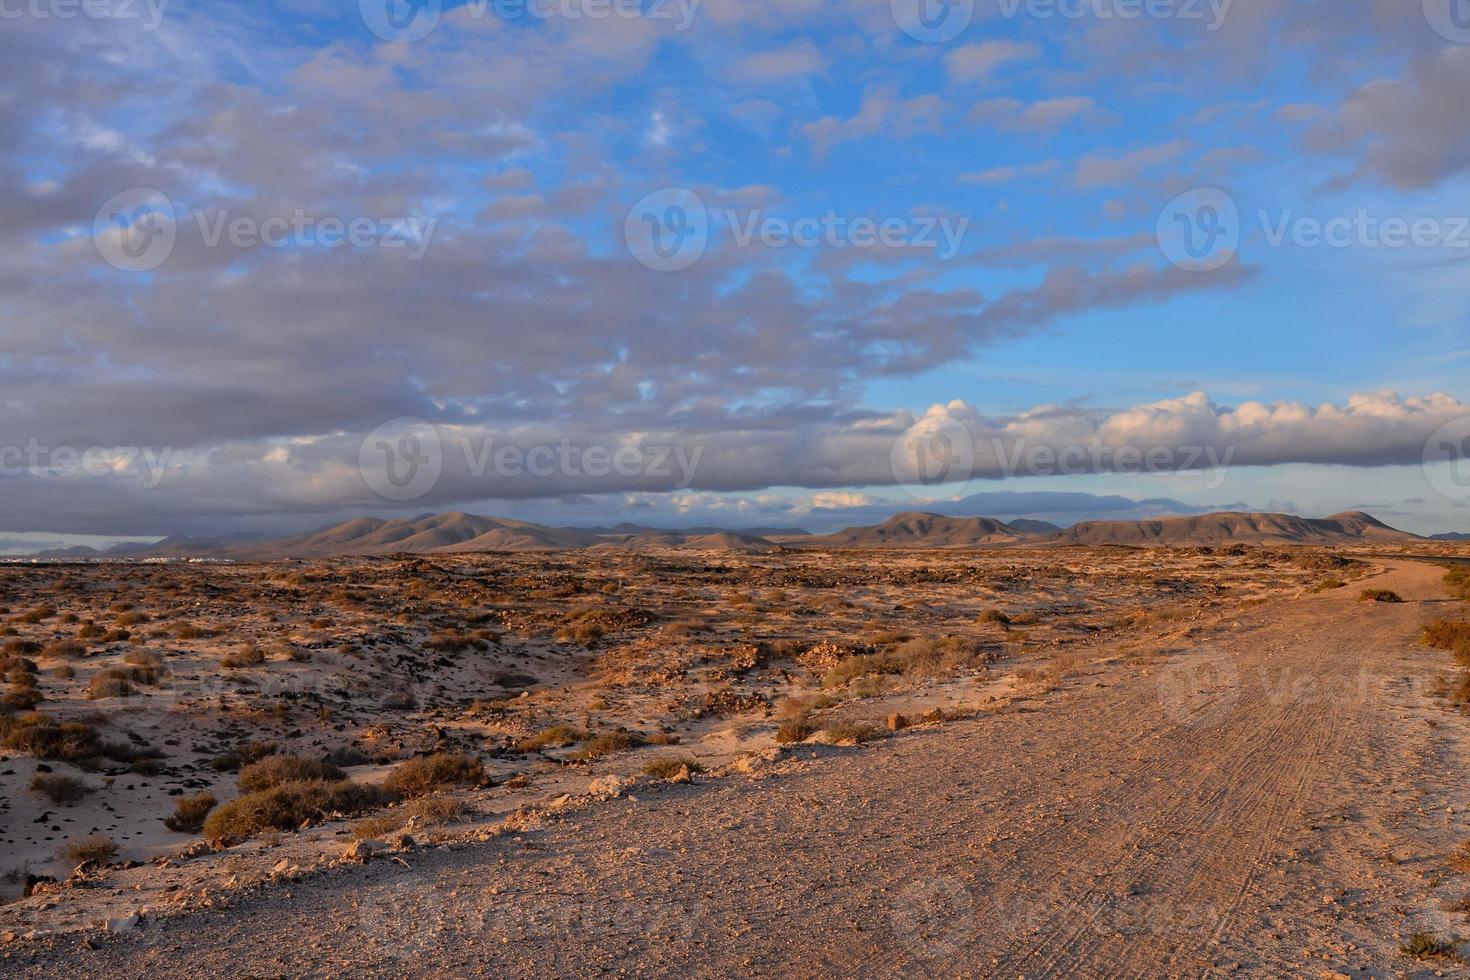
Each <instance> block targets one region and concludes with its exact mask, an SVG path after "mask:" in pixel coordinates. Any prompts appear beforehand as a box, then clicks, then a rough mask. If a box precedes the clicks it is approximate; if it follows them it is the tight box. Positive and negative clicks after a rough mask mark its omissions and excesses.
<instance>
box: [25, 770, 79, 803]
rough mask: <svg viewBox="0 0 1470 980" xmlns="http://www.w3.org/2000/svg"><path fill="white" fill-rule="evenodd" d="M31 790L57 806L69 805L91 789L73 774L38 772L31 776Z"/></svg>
mask: <svg viewBox="0 0 1470 980" xmlns="http://www.w3.org/2000/svg"><path fill="white" fill-rule="evenodd" d="M31 792H33V793H40V794H42V795H43V796H45V797H46V798H47V799H48V800H50V801H51V802H52V803H55V804H56V805H57V806H70V805H71V804H73V803H77V802H79V801H80V800H81V798H82V797H84V796H86V795H87V794H88V793H89V792H91V789H90V787H88V786H87V784H86V783H84V782H83V781H82V780H80V779H78V778H76V777H75V776H64V775H62V774H61V773H56V772H38V773H36V774H35V775H34V776H32V777H31Z"/></svg>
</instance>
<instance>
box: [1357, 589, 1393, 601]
mask: <svg viewBox="0 0 1470 980" xmlns="http://www.w3.org/2000/svg"><path fill="white" fill-rule="evenodd" d="M1358 601H1359V602H1403V601H1404V600H1403V597H1402V596H1400V595H1399V594H1398V593H1397V592H1393V591H1391V590H1389V589H1364V590H1363V591H1362V592H1361V593H1359V595H1358Z"/></svg>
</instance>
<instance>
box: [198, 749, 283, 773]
mask: <svg viewBox="0 0 1470 980" xmlns="http://www.w3.org/2000/svg"><path fill="white" fill-rule="evenodd" d="M277 751H279V750H278V749H277V748H276V745H275V743H274V742H245V743H244V744H242V745H239V746H236V747H235V748H233V749H231V750H230V751H228V752H225V753H223V754H222V755H217V756H215V757H214V758H213V759H211V760H210V762H209V767H210V768H211V769H213V770H214V771H215V772H236V771H238V770H239V769H240V768H241V767H242V766H247V765H249V764H250V763H252V762H254V761H256V760H257V759H264V758H265V757H266V756H268V755H275V754H276V752H277Z"/></svg>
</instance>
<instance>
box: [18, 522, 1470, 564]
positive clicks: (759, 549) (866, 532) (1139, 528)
mask: <svg viewBox="0 0 1470 980" xmlns="http://www.w3.org/2000/svg"><path fill="white" fill-rule="evenodd" d="M1423 540H1427V539H1424V538H1420V537H1418V536H1417V535H1413V534H1410V533H1408V532H1406V531H1399V530H1396V529H1395V528H1391V527H1389V526H1388V525H1387V524H1384V523H1383V522H1382V521H1380V520H1378V519H1377V518H1375V517H1373V516H1371V515H1369V514H1365V513H1362V512H1361V511H1349V512H1347V513H1343V514H1334V515H1333V516H1331V517H1325V518H1307V517H1296V516H1293V515H1291V514H1258V513H1235V512H1229V513H1219V514H1202V515H1198V516H1193V517H1170V518H1163V519H1159V520H1149V521H1088V522H1085V523H1082V524H1077V525H1075V526H1073V527H1070V528H1067V529H1066V530H1063V529H1061V528H1059V527H1057V526H1056V525H1055V524H1049V523H1047V522H1046V521H1030V520H1018V521H1013V522H1011V523H1009V524H1008V523H1005V522H1003V521H998V520H995V519H994V518H989V517H946V516H944V515H941V514H924V513H909V514H897V515H895V516H894V517H891V518H889V519H888V520H886V521H884V522H883V523H882V524H878V525H875V526H872V527H852V528H848V529H846V530H844V531H839V532H837V533H836V534H828V535H821V536H815V535H811V534H808V533H807V532H806V531H804V530H802V529H801V528H748V529H745V530H740V531H734V530H729V529H726V528H714V527H697V528H684V529H680V530H665V529H659V528H647V527H640V526H639V525H636V524H619V525H617V526H616V527H612V528H604V527H591V528H575V527H547V526H546V525H543V524H532V523H529V522H526V521H515V520H509V519H507V518H501V517H480V516H476V515H474V514H458V513H454V514H422V515H420V516H418V517H413V518H401V519H397V520H382V519H379V518H374V517H361V518H357V519H356V520H351V521H347V522H346V523H343V524H335V525H331V526H329V527H324V528H320V529H318V530H316V531H311V532H309V533H307V534H301V535H296V536H294V537H288V538H274V539H273V538H269V537H267V536H264V535H258V534H236V535H228V536H224V537H217V538H199V537H174V538H165V539H164V540H163V541H160V542H158V543H157V544H154V545H126V546H122V547H119V548H114V549H112V550H110V551H105V552H104V551H95V550H93V549H91V548H67V549H64V550H60V551H48V552H42V553H41V554H39V555H36V556H35V557H37V558H48V559H87V558H134V559H146V558H215V559H222V558H223V559H233V560H238V561H266V560H272V559H280V558H336V557H348V556H360V555H390V554H452V553H457V552H535V551H568V550H580V549H601V550H628V551H640V552H644V551H662V550H668V549H677V550H686V551H720V552H741V553H752V554H760V553H775V552H780V551H783V550H788V549H798V548H935V549H960V548H1007V547H1018V546H1045V545H1053V546H1065V545H1082V546H1092V547H1098V546H1126V547H1138V548H1147V547H1218V546H1221V545H1231V544H1249V545H1263V546H1282V545H1361V544H1378V543H1393V542H1411V541H1423ZM1433 540H1470V535H1458V536H1452V535H1440V536H1438V537H1437V538H1435V539H1433Z"/></svg>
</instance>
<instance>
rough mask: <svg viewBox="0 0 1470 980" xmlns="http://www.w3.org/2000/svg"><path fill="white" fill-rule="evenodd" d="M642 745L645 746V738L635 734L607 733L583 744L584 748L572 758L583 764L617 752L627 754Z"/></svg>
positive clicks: (622, 732)
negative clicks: (629, 750)
mask: <svg viewBox="0 0 1470 980" xmlns="http://www.w3.org/2000/svg"><path fill="white" fill-rule="evenodd" d="M642 744H644V739H643V736H641V735H638V734H636V733H634V732H624V731H618V732H605V733H603V734H601V735H598V736H595V737H593V738H589V739H588V740H587V741H585V742H583V743H582V747H581V748H580V749H578V750H577V751H576V752H574V753H572V758H574V759H578V760H580V761H583V762H591V761H592V760H594V759H601V758H604V757H606V756H609V755H612V754H613V753H615V752H626V751H627V750H628V749H633V748H637V747H638V746H640V745H642Z"/></svg>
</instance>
